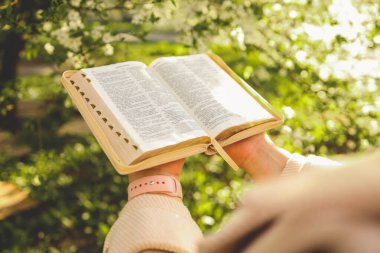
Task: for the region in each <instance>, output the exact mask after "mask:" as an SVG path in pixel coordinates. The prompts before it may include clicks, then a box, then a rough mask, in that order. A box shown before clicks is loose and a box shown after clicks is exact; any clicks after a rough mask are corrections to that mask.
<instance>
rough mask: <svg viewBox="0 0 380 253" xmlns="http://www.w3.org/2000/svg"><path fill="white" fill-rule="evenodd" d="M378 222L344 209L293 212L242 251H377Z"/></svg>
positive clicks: (379, 249) (379, 235)
mask: <svg viewBox="0 0 380 253" xmlns="http://www.w3.org/2000/svg"><path fill="white" fill-rule="evenodd" d="M379 238H380V225H379V223H374V222H372V221H369V219H363V218H360V219H358V216H353V215H351V214H350V212H349V211H347V210H342V209H334V210H331V209H330V210H316V211H315V212H314V213H310V212H307V213H304V211H300V212H294V213H292V214H290V215H287V216H285V217H283V218H282V219H281V220H280V221H279V222H278V223H277V224H274V225H273V226H272V227H271V228H270V229H268V230H267V231H266V232H265V233H264V234H263V235H262V236H261V237H259V238H257V239H256V240H254V241H253V242H251V243H250V244H249V245H248V246H247V247H246V248H244V249H243V250H242V251H241V252H243V253H310V252H329V253H375V252H380V240H379Z"/></svg>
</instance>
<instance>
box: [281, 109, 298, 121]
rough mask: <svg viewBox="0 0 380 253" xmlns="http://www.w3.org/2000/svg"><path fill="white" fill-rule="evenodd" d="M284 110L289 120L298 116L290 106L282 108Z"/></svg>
mask: <svg viewBox="0 0 380 253" xmlns="http://www.w3.org/2000/svg"><path fill="white" fill-rule="evenodd" d="M282 110H283V111H284V113H285V115H286V117H287V118H288V119H291V118H293V117H294V115H295V114H296V113H295V112H294V110H293V109H292V108H291V107H290V106H284V107H283V108H282Z"/></svg>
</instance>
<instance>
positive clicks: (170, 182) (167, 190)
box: [128, 175, 182, 200]
mask: <svg viewBox="0 0 380 253" xmlns="http://www.w3.org/2000/svg"><path fill="white" fill-rule="evenodd" d="M144 193H161V194H166V195H169V196H173V197H179V198H182V187H181V184H180V182H179V181H178V179H177V178H175V177H173V176H166V175H156V176H148V177H142V178H139V179H137V180H135V181H133V182H132V183H130V184H129V186H128V200H131V199H133V198H135V197H136V196H138V195H140V194H144Z"/></svg>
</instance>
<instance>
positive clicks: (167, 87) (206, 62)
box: [62, 53, 283, 174]
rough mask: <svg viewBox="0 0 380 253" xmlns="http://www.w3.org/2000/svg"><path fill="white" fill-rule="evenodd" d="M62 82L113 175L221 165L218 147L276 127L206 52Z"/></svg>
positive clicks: (276, 117) (274, 117)
mask: <svg viewBox="0 0 380 253" xmlns="http://www.w3.org/2000/svg"><path fill="white" fill-rule="evenodd" d="M62 82H63V85H64V87H65V88H66V90H67V91H68V93H69V95H70V96H71V98H72V99H73V101H74V103H75V104H76V105H77V107H78V109H79V111H80V113H81V114H82V116H83V118H84V119H85V121H86V123H87V124H88V126H89V127H90V129H91V131H92V132H93V134H94V135H95V137H96V139H97V140H98V142H99V143H100V145H101V147H102V148H103V150H104V152H105V153H106V154H107V156H108V158H109V159H110V161H111V162H112V164H113V166H114V167H115V169H116V170H117V171H118V172H119V173H120V174H129V173H132V172H135V171H139V170H143V169H147V168H150V167H153V166H157V165H160V164H164V163H167V162H170V161H175V160H178V159H181V158H184V157H188V156H190V155H194V154H198V153H203V152H204V153H206V154H213V153H215V152H218V153H219V154H221V155H222V157H224V158H225V159H226V160H227V161H228V160H229V159H230V158H229V157H228V155H227V154H226V153H225V152H224V150H223V148H222V147H223V146H226V145H229V144H232V143H234V142H237V141H239V140H242V139H244V138H247V137H250V136H252V135H255V134H258V133H261V132H263V131H265V130H267V129H270V128H273V127H276V126H278V125H280V124H281V123H282V122H283V118H282V116H281V115H280V114H279V113H278V112H276V110H275V109H274V108H273V107H272V106H271V105H270V104H269V103H268V102H266V101H265V100H264V99H263V98H262V97H261V96H260V95H259V94H258V93H257V92H255V91H254V90H253V89H252V88H251V87H250V86H249V85H247V84H246V83H245V82H244V81H243V80H242V79H240V78H239V77H238V76H237V75H236V74H235V73H234V72H233V71H232V70H231V69H230V68H229V67H228V66H227V65H226V64H225V63H224V62H223V61H222V60H221V59H220V58H219V57H218V56H216V55H215V54H212V53H209V54H196V55H189V56H177V57H162V58H158V59H156V60H155V61H153V62H152V63H151V64H150V65H149V66H146V65H145V64H143V63H141V62H134V61H130V62H123V63H116V64H111V65H107V66H101V67H95V68H87V69H82V70H80V71H74V70H69V71H66V72H64V73H63V76H62ZM229 161H230V162H231V160H229Z"/></svg>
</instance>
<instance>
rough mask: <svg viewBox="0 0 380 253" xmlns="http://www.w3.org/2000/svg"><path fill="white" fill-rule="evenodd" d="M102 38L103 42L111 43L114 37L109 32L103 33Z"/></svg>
mask: <svg viewBox="0 0 380 253" xmlns="http://www.w3.org/2000/svg"><path fill="white" fill-rule="evenodd" d="M102 39H103V41H104V43H111V42H113V41H114V40H115V38H114V37H113V36H112V35H111V34H110V33H105V34H104V35H103V38H102Z"/></svg>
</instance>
